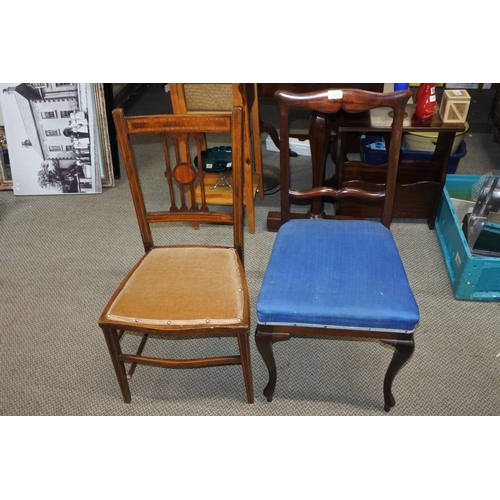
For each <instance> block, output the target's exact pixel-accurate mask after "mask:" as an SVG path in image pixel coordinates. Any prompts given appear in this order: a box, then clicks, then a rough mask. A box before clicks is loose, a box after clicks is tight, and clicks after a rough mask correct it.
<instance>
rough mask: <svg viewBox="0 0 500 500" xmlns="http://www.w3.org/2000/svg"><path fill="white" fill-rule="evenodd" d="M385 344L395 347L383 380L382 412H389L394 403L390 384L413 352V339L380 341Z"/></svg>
mask: <svg viewBox="0 0 500 500" xmlns="http://www.w3.org/2000/svg"><path fill="white" fill-rule="evenodd" d="M382 342H385V343H386V344H390V345H392V346H394V347H395V349H396V350H395V351H394V355H393V356H392V360H391V362H390V364H389V368H388V369H387V373H386V374H385V378H384V403H385V406H384V410H385V411H389V410H390V409H391V408H392V407H393V406H394V405H395V404H396V401H395V399H394V396H393V395H392V382H393V381H394V378H395V377H396V375H397V373H398V372H399V370H400V368H401V367H402V366H403V365H404V364H405V363H406V362H407V361H408V360H409V359H410V357H411V355H412V354H413V351H414V350H415V342H414V341H413V338H412V339H410V340H382Z"/></svg>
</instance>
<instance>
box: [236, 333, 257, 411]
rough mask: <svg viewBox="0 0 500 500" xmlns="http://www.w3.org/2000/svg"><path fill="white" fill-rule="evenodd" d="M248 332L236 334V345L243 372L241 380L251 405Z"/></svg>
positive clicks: (251, 390)
mask: <svg viewBox="0 0 500 500" xmlns="http://www.w3.org/2000/svg"><path fill="white" fill-rule="evenodd" d="M249 334H250V332H243V333H238V345H239V348H240V357H241V367H242V370H243V380H244V382H245V389H246V392H247V401H248V402H249V403H250V404H251V403H253V402H254V396H253V381H252V364H251V362H250V341H249V338H248V337H249Z"/></svg>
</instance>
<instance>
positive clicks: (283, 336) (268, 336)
mask: <svg viewBox="0 0 500 500" xmlns="http://www.w3.org/2000/svg"><path fill="white" fill-rule="evenodd" d="M289 338H290V334H288V333H268V332H259V330H258V327H257V330H256V332H255V344H256V345H257V349H258V351H259V353H260V355H261V356H262V359H263V360H264V362H265V363H266V366H267V370H268V372H269V381H268V383H267V385H266V387H265V388H264V396H265V397H266V398H267V400H268V401H269V402H271V401H272V400H273V395H274V389H275V388H276V362H275V361H274V354H273V347H272V345H273V343H274V342H276V341H277V340H288V339H289Z"/></svg>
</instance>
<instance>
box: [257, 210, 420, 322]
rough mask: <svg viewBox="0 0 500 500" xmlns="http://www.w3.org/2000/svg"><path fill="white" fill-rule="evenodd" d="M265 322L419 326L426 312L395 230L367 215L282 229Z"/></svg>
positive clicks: (263, 299) (263, 309) (260, 304)
mask: <svg viewBox="0 0 500 500" xmlns="http://www.w3.org/2000/svg"><path fill="white" fill-rule="evenodd" d="M257 318H258V321H259V323H279V324H299V325H318V326H331V327H340V328H359V329H383V330H395V331H403V332H412V331H413V330H414V329H415V325H416V324H417V323H418V321H419V310H418V306H417V303H416V301H415V298H414V296H413V293H412V291H411V288H410V285H409V283H408V279H407V276H406V272H405V270H404V267H403V263H402V262H401V258H400V256H399V252H398V249H397V247H396V244H395V242H394V239H393V237H392V234H391V232H390V230H389V229H387V228H386V227H385V226H383V225H382V224H381V223H379V222H372V221H363V220H292V221H289V222H287V223H286V224H284V225H283V226H282V227H281V228H280V229H279V231H278V234H277V235H276V240H275V243H274V247H273V250H272V252H271V257H270V260H269V264H268V267H267V270H266V273H265V276H264V280H263V282H262V286H261V289H260V293H259V296H258V299H257Z"/></svg>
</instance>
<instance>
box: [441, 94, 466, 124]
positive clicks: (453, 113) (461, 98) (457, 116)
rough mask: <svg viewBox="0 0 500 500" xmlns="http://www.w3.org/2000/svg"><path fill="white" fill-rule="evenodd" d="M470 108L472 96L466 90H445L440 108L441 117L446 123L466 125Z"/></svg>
mask: <svg viewBox="0 0 500 500" xmlns="http://www.w3.org/2000/svg"><path fill="white" fill-rule="evenodd" d="M469 107H470V95H469V93H468V92H467V91H466V90H464V89H456V90H445V91H444V92H443V97H442V99H441V105H440V106H439V116H440V118H441V120H443V122H446V123H465V122H466V121H467V113H468V112H469Z"/></svg>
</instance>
